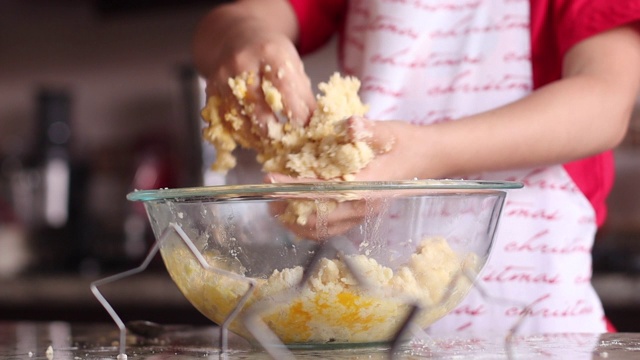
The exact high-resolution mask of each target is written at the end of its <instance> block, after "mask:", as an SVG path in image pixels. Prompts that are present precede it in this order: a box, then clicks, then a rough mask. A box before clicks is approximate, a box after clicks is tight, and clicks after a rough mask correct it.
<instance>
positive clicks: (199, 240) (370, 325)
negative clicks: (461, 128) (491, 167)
mask: <svg viewBox="0 0 640 360" xmlns="http://www.w3.org/2000/svg"><path fill="white" fill-rule="evenodd" d="M521 186H522V185H521V184H520V183H514V182H487V181H455V180H451V181H449V180H446V181H441V180H438V181H435V180H420V181H402V182H321V183H297V184H263V185H245V186H216V187H199V188H184V189H161V190H143V191H135V192H132V193H130V194H129V195H128V199H129V200H133V201H142V202H143V203H144V205H145V207H146V210H147V214H148V216H149V220H150V222H151V226H152V228H153V231H154V234H155V236H156V239H157V240H158V243H159V248H160V253H161V255H162V258H163V260H164V263H165V265H166V267H167V270H168V272H169V274H170V276H171V277H172V279H173V281H174V282H175V283H176V284H177V286H178V288H179V289H180V290H181V291H182V293H183V294H184V295H185V297H186V298H187V299H188V300H189V301H190V302H191V303H192V304H193V306H195V307H196V308H197V309H198V310H199V311H200V312H201V313H202V314H204V315H205V316H206V317H208V318H209V319H211V320H212V321H214V322H215V323H217V324H219V325H223V326H225V327H228V328H229V329H230V330H231V331H233V332H235V333H237V334H239V335H241V336H243V337H245V338H247V339H248V340H250V341H254V342H255V341H256V339H259V338H265V337H264V336H263V335H264V334H265V332H266V333H268V334H269V336H271V337H270V338H271V339H277V340H279V342H281V343H284V344H286V345H288V346H290V347H295V346H309V345H312V346H316V345H317V346H322V345H323V344H330V345H331V346H336V345H340V344H367V343H384V342H389V341H391V340H393V339H394V338H395V336H396V334H397V333H398V332H399V329H401V328H402V327H403V324H405V323H406V320H407V319H408V316H409V315H410V314H411V315H412V317H411V319H412V325H417V326H419V327H420V328H426V327H428V326H429V325H430V324H432V323H433V322H434V321H436V320H438V319H439V318H441V317H442V316H444V315H446V314H447V313H448V312H449V311H451V310H452V309H453V308H454V307H455V306H456V305H457V304H458V303H459V302H460V301H461V300H462V299H463V298H464V296H465V294H466V293H467V291H468V290H469V288H470V287H471V285H472V282H473V279H474V278H475V276H476V275H477V274H478V272H479V271H480V270H481V268H482V267H483V265H484V264H485V263H486V261H487V258H488V257H489V255H490V253H491V247H492V242H493V238H494V234H495V232H496V227H497V225H498V220H499V217H500V212H501V210H502V206H503V203H504V199H505V196H506V190H507V189H515V188H519V187H521ZM416 310H417V311H416Z"/></svg>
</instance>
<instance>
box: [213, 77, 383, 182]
mask: <svg viewBox="0 0 640 360" xmlns="http://www.w3.org/2000/svg"><path fill="white" fill-rule="evenodd" d="M269 70H270V71H272V69H271V68H269ZM255 82H259V84H258V85H259V88H260V89H262V95H263V96H264V99H263V100H264V101H265V102H266V104H267V105H268V106H269V108H270V109H271V110H272V112H273V113H274V114H275V118H276V119H277V120H276V121H271V122H269V123H268V124H262V125H261V124H260V123H259V122H258V120H257V118H256V115H255V103H256V101H260V100H261V99H253V98H252V95H251V93H250V92H249V91H248V89H249V88H251V87H252V86H254V85H256V83H255ZM229 86H230V87H231V90H232V93H233V96H234V98H235V99H221V98H219V97H217V96H211V97H210V98H209V99H208V101H207V104H206V106H205V108H204V109H203V110H202V117H203V119H204V120H205V122H206V123H207V126H206V128H205V129H204V131H203V137H204V138H205V139H206V140H207V141H209V142H210V143H211V144H213V146H214V147H215V149H216V152H217V158H216V161H215V163H214V164H213V165H212V169H213V170H214V171H220V172H226V171H228V170H230V169H232V168H233V167H235V166H236V159H235V157H234V156H233V154H232V152H233V150H234V149H235V148H236V147H237V146H238V145H240V146H241V147H244V148H250V149H254V150H255V151H256V152H257V157H256V160H257V161H258V162H259V163H261V164H262V169H263V171H265V172H277V173H282V174H285V175H289V176H293V177H304V178H318V179H324V180H330V179H331V180H349V179H351V177H352V175H353V174H355V173H357V172H358V171H360V170H361V169H363V168H364V167H365V166H367V164H368V163H369V162H371V160H373V158H374V156H375V154H374V151H373V150H372V148H371V147H370V146H369V145H368V144H367V143H366V141H364V140H363V139H354V138H353V136H352V135H351V134H350V131H349V126H348V123H347V119H348V118H349V117H351V116H362V115H364V114H365V113H366V112H367V110H368V107H367V105H365V104H363V103H362V101H361V100H360V97H359V96H358V91H359V89H360V81H359V80H358V79H357V78H355V77H350V76H347V77H343V76H341V75H340V74H338V73H335V74H333V75H332V76H331V77H330V78H329V80H328V81H327V82H323V83H320V84H319V85H318V88H319V90H320V94H318V95H317V97H316V99H317V107H316V109H315V110H314V111H313V113H312V115H311V118H310V119H309V122H308V124H307V125H305V126H302V125H298V124H299V123H300V121H293V119H292V115H291V112H290V111H289V110H288V108H287V104H286V99H284V98H283V96H282V94H281V93H280V91H279V90H278V89H277V88H276V87H275V86H274V84H273V83H272V82H271V81H269V80H266V79H262V78H260V77H258V76H256V75H255V74H251V73H243V74H241V75H239V76H236V77H235V78H232V79H229ZM298 120H299V119H298ZM265 126H266V129H265V128H264V127H265ZM265 133H266V136H264V135H261V134H265Z"/></svg>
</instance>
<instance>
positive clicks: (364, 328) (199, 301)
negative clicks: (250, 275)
mask: <svg viewBox="0 0 640 360" xmlns="http://www.w3.org/2000/svg"><path fill="white" fill-rule="evenodd" d="M161 251H162V255H163V259H164V261H165V264H166V267H167V269H168V271H169V273H170V275H171V277H172V278H173V280H174V281H175V283H176V284H177V285H178V287H179V288H180V290H181V291H182V293H183V294H184V295H185V296H186V297H187V298H188V299H189V300H190V301H191V303H192V304H193V305H194V306H195V307H196V308H197V309H198V310H199V311H200V312H202V313H203V314H204V315H205V316H207V317H208V318H210V319H211V320H213V321H214V322H216V323H218V324H222V322H223V321H224V320H225V318H226V316H227V315H228V314H229V313H231V311H232V310H233V309H234V307H235V306H236V304H238V301H239V300H240V298H241V297H242V296H243V295H244V294H245V292H246V291H247V290H248V289H249V285H248V282H247V281H246V280H241V279H238V278H233V277H229V276H225V275H220V274H218V273H214V272H210V271H207V270H205V269H204V268H203V267H201V266H200V264H199V263H198V262H197V261H196V259H195V258H194V257H193V255H191V254H189V251H188V250H187V249H186V248H184V247H173V248H169V249H162V250H161ZM203 255H204V256H205V258H206V259H207V261H208V263H209V264H210V265H211V266H212V267H214V268H216V269H221V270H227V271H230V272H233V273H236V274H240V275H243V276H244V274H245V269H244V268H243V267H242V266H241V265H240V264H239V262H237V261H235V260H234V259H229V258H228V257H222V256H220V255H219V254H215V253H212V252H206V253H204V254H203ZM348 259H349V260H350V261H351V262H350V263H352V264H354V265H355V266H356V268H357V269H358V271H359V272H360V273H361V274H363V275H364V278H366V279H367V280H368V281H369V282H370V284H369V287H368V288H367V289H364V288H363V287H362V286H360V285H359V284H358V282H357V281H356V279H355V278H354V276H352V274H351V272H350V271H349V269H348V267H347V265H346V263H345V262H344V261H342V260H340V259H328V258H324V259H322V260H321V261H320V262H319V265H318V266H317V267H316V268H315V269H313V272H312V274H311V276H310V277H309V279H308V281H307V283H306V285H305V286H302V287H301V288H299V289H298V288H296V286H298V284H299V283H300V281H301V279H302V276H303V268H302V267H299V266H298V267H294V268H287V269H283V270H281V271H278V270H275V271H274V272H273V273H272V274H271V276H269V277H268V278H266V279H254V280H255V281H256V282H257V287H256V289H255V292H254V293H253V294H252V295H251V297H250V298H249V300H248V302H247V304H246V305H245V306H244V307H243V310H242V311H241V313H240V315H239V317H238V318H237V319H242V316H243V315H244V314H245V312H246V310H247V309H250V308H251V306H252V305H253V304H256V303H257V302H261V301H267V302H270V303H269V305H270V307H269V308H268V309H267V310H266V311H265V312H264V313H262V320H263V321H264V322H265V324H267V325H268V326H269V328H270V329H271V330H272V331H273V332H274V333H275V334H276V335H277V336H278V337H279V339H280V340H281V341H282V342H284V343H286V344H301V343H316V344H318V343H329V342H335V343H372V342H385V341H390V340H391V339H393V336H394V334H395V332H396V331H397V330H398V328H399V326H401V324H402V322H403V321H404V320H405V318H406V316H407V314H408V311H409V309H410V305H408V304H410V303H416V302H417V303H418V304H420V305H421V306H422V310H421V312H420V314H419V315H418V319H417V324H418V325H419V326H421V327H427V326H428V325H430V324H431V323H433V322H435V321H436V320H437V319H439V318H441V317H442V316H444V315H445V314H446V313H448V312H449V311H450V310H451V309H453V307H455V306H456V305H457V304H458V303H459V302H460V300H461V299H462V298H463V297H464V295H465V294H466V293H467V291H468V289H469V288H470V286H471V282H470V281H469V280H468V279H467V278H466V277H463V276H459V275H460V273H461V270H471V271H474V272H475V271H478V270H479V266H480V264H479V261H478V257H477V256H476V255H475V254H473V253H470V254H468V255H467V256H464V257H461V256H459V255H458V254H456V253H455V252H454V251H453V250H452V249H451V248H450V247H449V245H448V244H447V241H446V240H445V239H443V238H429V239H425V240H423V241H422V242H421V243H420V245H419V246H418V247H417V249H416V252H415V253H414V254H412V255H411V258H410V259H409V261H408V262H407V263H406V264H404V265H403V266H400V267H399V268H397V269H396V270H395V271H394V270H392V269H391V268H389V267H386V266H383V265H381V264H379V263H378V262H377V261H376V260H374V259H372V258H369V257H367V256H365V255H355V256H350V257H349V258H348ZM451 287H453V288H452V289H453V291H450V290H449V289H451ZM287 291H290V292H291V298H290V299H287V300H285V301H281V300H276V299H275V297H277V296H279V295H282V294H283V293H286V292H287ZM447 294H448V295H449V296H447V297H445V295H447ZM230 329H231V330H232V331H234V332H236V333H238V334H240V335H242V336H244V337H246V338H248V339H251V338H252V336H251V335H250V333H249V332H248V331H247V329H246V328H245V327H244V326H243V325H242V323H241V321H240V320H235V321H233V322H232V323H231V325H230Z"/></svg>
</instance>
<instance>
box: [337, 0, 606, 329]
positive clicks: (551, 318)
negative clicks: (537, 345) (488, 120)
mask: <svg viewBox="0 0 640 360" xmlns="http://www.w3.org/2000/svg"><path fill="white" fill-rule="evenodd" d="M342 54H343V57H342V59H341V65H342V67H343V69H344V71H345V72H346V73H348V74H352V75H355V76H357V77H358V78H360V79H361V80H362V93H361V95H362V97H363V100H364V101H365V102H366V103H368V104H369V105H370V106H371V110H370V112H369V114H368V117H369V118H371V119H381V120H386V119H402V120H406V121H410V122H412V123H415V124H432V123H436V122H440V121H450V120H454V119H458V118H461V117H464V116H465V115H470V114H474V113H477V112H481V111H484V110H488V109H492V108H495V107H498V106H501V105H504V104H506V103H509V102H512V101H514V100H517V99H519V98H522V97H523V96H526V95H527V94H528V93H529V92H530V91H531V88H532V80H531V63H530V56H529V55H530V37H529V2H528V1H526V0H456V1H451V0H359V1H352V2H351V4H350V7H349V14H348V17H347V24H346V29H345V33H344V39H343V52H342ZM496 156H500V154H496ZM480 178H482V179H494V180H498V179H499V180H516V181H522V182H524V183H525V188H524V189H521V190H513V191H510V192H509V194H508V196H507V201H506V203H505V207H504V210H503V216H502V218H501V222H500V224H499V227H498V233H497V238H496V243H495V246H494V249H493V253H492V255H491V257H490V259H489V262H488V263H487V265H486V266H485V268H484V269H483V271H482V273H481V274H480V279H481V281H480V285H481V286H482V288H483V289H485V291H486V292H487V293H488V294H490V296H489V297H486V296H481V295H480V292H478V291H472V292H471V294H470V295H469V296H468V297H467V298H466V299H465V301H464V302H463V303H462V304H461V305H460V306H459V307H458V308H457V309H456V310H455V311H453V313H451V314H450V315H448V316H446V317H445V318H443V319H441V320H440V321H438V322H437V323H435V324H434V325H433V326H431V327H430V329H429V331H430V332H431V333H432V334H440V335H445V334H460V335H463V334H464V335H469V334H482V335H486V334H487V332H496V333H499V334H505V333H506V332H507V331H508V330H509V328H511V327H512V326H513V325H514V324H515V323H516V321H518V319H519V318H520V317H523V321H522V322H521V327H520V328H519V332H520V333H521V334H530V333H543V332H551V333H558V332H593V333H599V332H604V331H606V327H605V321H604V315H603V310H602V305H601V303H600V301H599V299H598V297H597V295H596V293H595V291H594V289H593V288H592V286H591V284H590V279H591V247H592V244H593V239H594V236H595V231H596V223H595V212H594V210H593V208H592V206H591V205H590V203H589V202H588V200H587V199H586V198H585V197H584V195H583V194H582V193H581V192H580V191H579V189H578V188H577V187H576V185H575V184H574V182H573V181H572V179H571V178H570V177H569V175H568V174H567V172H566V171H565V169H564V168H563V167H562V166H552V167H548V168H543V169H530V170H525V171H517V172H505V173H491V174H482V175H481V176H480ZM498 299H500V300H498ZM524 305H529V306H528V307H527V308H526V309H527V310H526V311H525V306H524Z"/></svg>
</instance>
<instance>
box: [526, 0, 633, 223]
mask: <svg viewBox="0 0 640 360" xmlns="http://www.w3.org/2000/svg"><path fill="white" fill-rule="evenodd" d="M530 2H531V63H532V67H533V83H534V88H539V87H541V86H544V85H545V84H548V83H550V82H552V81H555V80H558V79H559V78H560V77H561V74H562V59H563V57H564V55H565V54H566V52H567V51H568V50H569V49H571V47H573V46H574V45H576V44H577V43H579V42H580V41H582V40H584V39H586V38H588V37H590V36H593V35H596V34H598V33H601V32H604V31H607V30H610V29H613V28H615V27H618V26H622V25H626V24H631V23H634V22H637V21H638V20H640V0H531V1H530ZM605 56H606V55H605ZM564 167H565V169H566V170H567V172H568V173H569V175H570V176H571V178H572V179H573V180H574V182H575V183H576V185H577V186H578V188H580V190H581V191H582V192H583V193H584V195H585V196H586V197H587V199H589V201H590V202H591V204H592V206H593V208H594V210H595V212H596V221H597V224H598V225H602V224H603V223H604V221H605V219H606V213H607V207H606V198H607V196H608V195H609V192H610V191H611V187H612V186H613V181H614V172H615V171H614V168H615V167H614V158H613V153H612V151H607V152H604V153H602V154H599V155H596V156H592V157H589V158H586V159H582V160H578V161H574V162H571V163H568V164H565V165H564Z"/></svg>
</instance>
